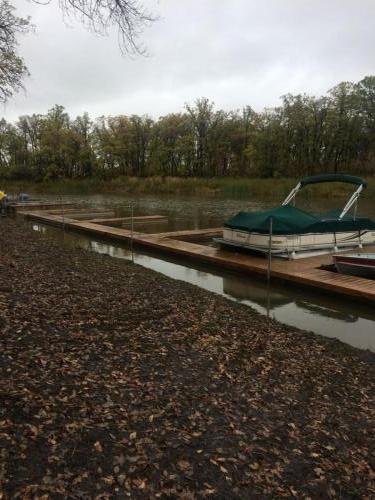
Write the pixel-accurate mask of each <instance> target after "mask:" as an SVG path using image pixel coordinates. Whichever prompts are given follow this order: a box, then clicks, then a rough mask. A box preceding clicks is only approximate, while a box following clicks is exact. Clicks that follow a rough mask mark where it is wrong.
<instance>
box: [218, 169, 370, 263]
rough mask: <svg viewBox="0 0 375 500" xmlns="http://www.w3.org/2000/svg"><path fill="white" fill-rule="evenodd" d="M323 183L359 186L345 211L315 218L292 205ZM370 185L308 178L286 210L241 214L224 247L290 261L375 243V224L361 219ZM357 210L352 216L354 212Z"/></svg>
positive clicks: (227, 229)
mask: <svg viewBox="0 0 375 500" xmlns="http://www.w3.org/2000/svg"><path fill="white" fill-rule="evenodd" d="M322 182H346V183H350V184H354V185H356V186H357V189H356V191H355V192H354V193H353V195H352V196H351V198H350V199H349V201H348V202H347V204H346V205H345V207H344V208H343V209H342V210H334V211H332V212H328V213H324V214H319V215H314V214H310V213H308V212H305V211H303V210H300V209H298V208H296V207H294V206H291V205H290V203H291V202H292V201H294V200H295V196H296V194H297V193H298V191H299V190H300V189H301V188H303V187H304V186H307V185H310V184H317V183H322ZM366 186H367V183H366V182H365V181H364V180H362V179H361V178H359V177H354V176H352V175H341V174H328V175H317V176H314V177H306V178H305V179H302V180H301V181H300V182H299V183H298V184H297V186H296V187H295V188H294V189H293V190H292V191H291V192H290V194H289V195H288V196H287V198H286V199H285V201H284V203H283V204H282V206H280V207H277V208H273V209H271V210H265V211H261V212H239V213H238V214H237V215H235V216H234V217H232V218H231V219H229V220H228V221H226V222H225V224H224V234H223V238H220V239H217V240H216V241H218V242H219V243H220V244H221V245H226V246H231V247H236V248H244V249H248V250H253V251H257V252H262V253H268V252H269V251H270V252H271V253H272V254H275V255H278V256H280V257H289V258H292V259H295V258H298V257H307V256H311V255H317V254H322V253H330V252H337V251H338V249H343V248H354V247H356V246H357V247H362V246H363V245H369V244H374V243H375V222H374V221H372V220H371V219H368V218H364V217H357V216H356V212H357V202H358V198H359V196H360V194H361V192H362V190H363V189H364V188H365V187H366ZM352 207H354V210H353V213H352V215H349V211H350V209H351V208H352Z"/></svg>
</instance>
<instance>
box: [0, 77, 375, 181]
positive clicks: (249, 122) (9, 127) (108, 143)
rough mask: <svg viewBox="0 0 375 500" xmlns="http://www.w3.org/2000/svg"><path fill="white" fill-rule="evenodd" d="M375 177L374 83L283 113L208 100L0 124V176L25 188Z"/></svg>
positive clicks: (54, 113)
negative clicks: (146, 180) (25, 183)
mask: <svg viewBox="0 0 375 500" xmlns="http://www.w3.org/2000/svg"><path fill="white" fill-rule="evenodd" d="M339 171H345V172H351V173H361V174H375V76H367V77H365V78H363V79H362V80H361V81H359V82H357V83H351V82H342V83H340V84H339V85H337V86H336V87H334V88H333V89H331V90H330V91H329V92H328V93H327V95H325V96H322V97H318V98H317V97H311V96H308V95H305V94H304V95H291V94H288V95H285V96H283V97H282V104H281V106H278V107H275V108H272V109H265V110H264V111H263V112H260V113H257V112H255V111H254V110H253V109H252V108H251V107H250V106H246V107H244V108H243V109H242V110H237V111H229V112H227V111H223V110H217V109H215V106H214V104H213V103H212V102H210V101H209V100H208V99H206V98H201V99H198V100H197V101H196V102H195V103H194V104H193V105H186V106H185V109H184V112H181V113H171V114H168V115H166V116H162V117H160V118H159V119H157V120H153V119H151V118H150V117H148V116H138V115H131V116H126V115H118V116H108V117H104V116H103V117H100V118H98V119H96V120H95V121H93V120H92V119H91V118H90V117H89V115H88V114H87V113H84V114H83V115H82V116H77V117H76V118H75V119H72V118H70V116H69V114H68V113H67V112H66V110H65V109H64V107H63V106H60V105H56V106H54V107H53V108H52V109H50V110H49V111H48V113H47V114H45V115H41V114H33V115H31V116H29V115H27V116H21V117H20V118H19V119H18V121H17V122H16V123H14V124H12V123H8V122H7V121H6V120H5V119H2V120H1V121H0V177H2V178H8V179H17V180H18V179H23V180H33V181H43V180H53V179H59V178H87V177H91V176H95V177H99V178H102V179H111V178H114V177H117V176H123V175H124V176H138V177H142V176H151V175H160V176H194V177H211V176H259V177H278V176H279V177H280V176H297V177H298V176H303V175H312V174H317V173H323V172H339Z"/></svg>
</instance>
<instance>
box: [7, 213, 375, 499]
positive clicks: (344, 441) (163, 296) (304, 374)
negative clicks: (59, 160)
mask: <svg viewBox="0 0 375 500" xmlns="http://www.w3.org/2000/svg"><path fill="white" fill-rule="evenodd" d="M0 354H1V357H0V498H26V499H27V498H30V499H31V498H43V499H46V498H53V499H54V498H66V497H69V498H79V499H86V498H87V499H89V498H127V497H130V498H181V499H189V500H190V499H195V498H197V499H198V498H222V499H228V498H244V499H248V498H274V497H286V498H293V497H296V498H335V497H338V498H344V499H345V498H368V499H370V498H374V497H375V484H374V481H375V475H374V451H375V443H374V399H373V397H374V380H375V377H374V372H375V365H374V358H373V356H372V355H370V354H368V353H367V354H366V353H361V352H360V351H357V350H355V349H352V348H350V347H345V346H343V344H340V343H339V342H337V341H332V340H328V339H323V338H320V337H317V336H314V335H312V334H309V333H306V332H302V331H299V330H296V329H293V328H290V327H287V326H285V325H281V324H279V323H277V322H275V321H271V320H267V319H266V318H265V317H263V316H260V315H258V314H257V313H255V312H254V311H252V310H251V309H250V308H248V307H245V306H241V305H239V304H235V303H232V302H229V301H227V300H225V299H224V298H222V297H220V296H217V295H214V294H211V293H209V292H206V291H204V290H201V289H199V288H197V287H194V286H191V285H189V284H186V283H183V282H179V281H174V280H171V279H169V278H167V277H165V276H162V275H160V274H158V273H155V272H153V271H150V270H146V269H144V268H142V267H139V266H136V265H133V264H131V263H128V262H125V261H119V260H115V259H112V258H109V257H105V256H100V255H97V254H92V253H88V252H86V251H84V250H80V249H69V248H64V247H61V246H60V245H58V243H56V242H54V241H52V240H49V239H48V238H47V237H46V236H42V235H41V234H40V233H33V232H32V231H31V229H29V227H28V226H26V225H24V224H23V223H21V222H16V221H15V220H12V219H2V220H0Z"/></svg>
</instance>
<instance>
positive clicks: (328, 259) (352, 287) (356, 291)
mask: <svg viewBox="0 0 375 500" xmlns="http://www.w3.org/2000/svg"><path fill="white" fill-rule="evenodd" d="M24 215H25V216H26V217H27V218H29V219H31V220H34V221H38V222H41V223H44V224H52V225H54V226H60V227H61V226H64V227H65V228H67V229H72V230H75V231H81V232H86V233H90V234H92V235H96V236H100V237H105V238H110V239H112V240H115V241H130V239H131V238H133V243H134V245H138V246H142V247H145V248H148V249H152V250H156V251H158V252H164V253H167V254H172V255H176V256H180V257H183V258H186V259H192V260H195V261H198V262H203V263H206V264H211V265H214V266H216V267H218V268H221V269H230V270H234V271H239V272H241V273H248V274H255V275H262V276H265V275H266V274H267V259H265V258H264V257H262V256H254V255H249V254H244V253H235V252H233V251H229V250H223V249H221V248H216V247H213V246H206V245H202V244H199V239H202V238H210V237H212V236H219V235H220V234H221V229H220V228H209V229H198V230H191V231H176V232H167V233H157V234H146V233H141V232H134V231H133V233H132V232H131V231H130V230H129V229H125V228H124V227H113V226H116V225H117V222H119V221H121V225H122V224H123V222H124V220H127V221H128V220H129V218H119V219H118V221H117V222H116V218H110V219H99V218H92V219H86V220H78V219H77V218H75V217H73V216H74V215H75V214H74V212H68V213H66V215H64V216H61V214H57V213H56V211H54V212H53V213H51V212H48V211H32V212H28V213H24ZM81 215H83V213H82V214H81ZM162 218H163V217H162V216H145V217H134V222H137V223H140V222H143V223H144V222H147V221H149V222H152V221H155V220H160V219H162ZM108 223H109V224H110V225H107V224H108ZM119 224H120V222H119ZM355 251H356V252H358V251H361V250H358V249H356V250H355ZM362 251H363V252H369V251H370V252H375V247H371V248H369V247H366V248H365V249H363V250H362ZM330 264H332V256H330V255H321V256H317V257H309V258H305V259H299V260H294V261H286V260H282V259H276V258H273V260H272V273H271V275H272V279H275V278H276V279H278V280H283V281H285V282H289V283H295V284H299V285H304V286H307V287H310V288H314V289H318V290H324V291H328V292H332V293H336V294H340V295H344V296H347V297H352V298H355V299H358V300H362V301H367V302H372V303H374V302H375V281H373V280H368V279H364V278H357V277H355V276H346V275H341V274H338V273H335V272H333V271H328V270H325V269H322V266H328V265H330Z"/></svg>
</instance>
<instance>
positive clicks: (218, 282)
mask: <svg viewBox="0 0 375 500" xmlns="http://www.w3.org/2000/svg"><path fill="white" fill-rule="evenodd" d="M43 198H47V197H43ZM63 199H64V200H65V201H73V202H79V203H82V202H84V203H85V204H86V205H87V206H88V207H89V206H95V207H105V208H110V209H112V210H113V211H114V212H115V215H116V216H119V217H120V216H128V215H130V213H131V208H130V207H131V206H133V210H134V215H165V216H166V217H167V221H166V222H161V223H151V224H150V223H148V224H140V225H138V224H137V226H136V230H137V231H142V232H147V233H158V232H165V231H174V230H176V231H177V230H183V229H198V228H207V227H219V226H221V225H222V223H223V221H224V220H225V219H227V218H228V217H230V216H231V215H233V214H235V213H237V212H238V211H239V210H249V211H252V210H259V209H262V208H266V207H270V206H276V205H278V204H279V200H278V201H275V202H273V203H272V202H267V203H265V202H261V201H258V200H252V201H249V200H243V199H242V200H230V199H220V198H207V199H204V198H197V197H184V198H181V197H179V198H176V197H172V196H169V197H168V196H158V197H156V196H141V197H140V196H138V197H136V198H135V197H134V198H131V197H126V198H125V197H121V196H113V195H105V196H104V195H95V196H82V195H79V196H64V197H63ZM343 204H344V200H329V199H325V200H318V201H314V200H304V202H303V203H302V204H301V205H300V206H301V207H302V208H305V209H309V210H312V211H325V210H329V209H332V208H336V207H337V206H342V205H343ZM361 208H362V210H361V214H362V213H363V215H368V216H371V217H375V203H373V202H372V201H371V200H366V201H365V203H363V204H362V205H361ZM32 225H33V228H34V229H35V230H37V231H41V232H43V233H47V234H49V235H50V236H52V237H54V238H56V239H58V240H59V242H60V243H61V244H62V245H67V246H69V245H72V246H79V247H83V248H86V249H88V250H91V251H94V252H99V253H104V254H108V255H110V256H112V257H116V258H121V259H130V258H131V253H130V251H129V248H128V246H127V245H126V244H124V243H113V242H112V241H111V242H109V241H105V240H100V239H98V238H96V237H92V236H89V235H84V234H81V233H73V232H66V233H63V232H62V230H61V229H56V228H53V227H50V226H45V225H41V224H35V223H33V224H32ZM206 244H210V242H206ZM134 260H135V262H136V263H137V264H140V265H142V266H144V267H147V268H150V269H154V270H156V271H158V272H161V273H163V274H165V275H167V276H170V277H172V278H174V279H180V280H183V281H186V282H189V283H192V284H194V285H197V286H199V287H202V288H204V289H206V290H209V291H212V292H215V293H219V294H221V295H224V296H225V297H227V298H229V299H231V300H235V301H238V302H241V303H243V304H245V305H248V306H251V307H253V308H254V309H256V310H257V311H258V312H260V313H261V314H264V315H268V316H270V317H272V318H274V319H277V320H278V321H281V322H283V323H285V324H288V325H292V326H296V327H299V328H302V329H304V330H309V331H312V332H314V333H316V334H319V335H323V336H326V337H332V338H337V339H339V340H341V341H342V342H345V343H347V344H350V345H352V346H354V347H358V348H361V349H369V350H371V351H373V352H375V310H374V308H373V307H371V306H370V305H365V304H359V303H356V302H353V301H350V300H349V299H345V298H341V297H339V296H335V295H329V294H324V293H321V292H315V291H310V290H307V289H304V288H298V287H296V286H292V285H290V284H289V285H288V284H280V283H271V286H270V287H267V284H266V283H265V282H264V281H263V280H261V279H258V278H253V277H251V276H243V275H240V274H235V273H231V272H228V271H225V270H220V269H218V268H213V267H205V266H201V265H199V264H195V263H194V264H193V263H191V262H190V261H189V262H186V261H184V260H182V259H179V260H175V259H172V258H170V257H166V256H165V255H162V254H156V253H154V254H150V253H146V252H144V251H143V250H140V249H136V251H135V252H134ZM374 286H375V282H374ZM213 321H214V319H213Z"/></svg>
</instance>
